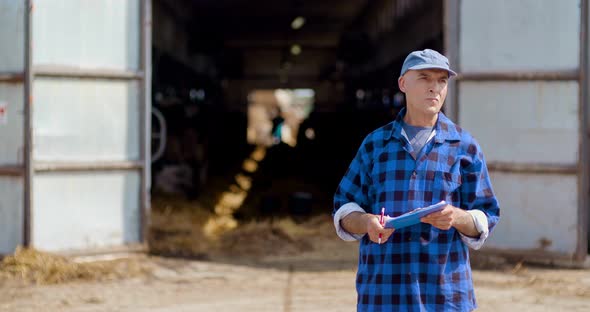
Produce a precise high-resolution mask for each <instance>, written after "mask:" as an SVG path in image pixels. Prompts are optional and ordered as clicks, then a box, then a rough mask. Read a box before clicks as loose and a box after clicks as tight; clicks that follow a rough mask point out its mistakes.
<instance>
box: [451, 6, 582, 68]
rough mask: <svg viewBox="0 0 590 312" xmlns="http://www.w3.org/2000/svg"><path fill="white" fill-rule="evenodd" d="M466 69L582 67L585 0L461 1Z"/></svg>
mask: <svg viewBox="0 0 590 312" xmlns="http://www.w3.org/2000/svg"><path fill="white" fill-rule="evenodd" d="M460 12H461V13H460V14H461V16H460V17H461V26H460V29H461V33H460V35H459V43H460V48H459V59H460V61H461V71H463V72H474V71H475V72H499V71H551V70H573V69H576V68H577V67H578V63H579V53H580V49H579V47H580V43H579V42H580V0H560V1H554V0H518V1H513V0H494V1H487V0H465V1H461V9H460Z"/></svg>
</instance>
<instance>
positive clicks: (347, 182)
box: [332, 138, 371, 241]
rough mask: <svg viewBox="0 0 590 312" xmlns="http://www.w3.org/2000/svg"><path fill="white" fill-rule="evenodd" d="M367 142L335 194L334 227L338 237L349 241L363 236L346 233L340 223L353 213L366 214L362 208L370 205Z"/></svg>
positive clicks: (364, 142)
mask: <svg viewBox="0 0 590 312" xmlns="http://www.w3.org/2000/svg"><path fill="white" fill-rule="evenodd" d="M366 141H367V139H366V138H365V140H364V141H363V143H362V144H361V146H360V147H359V149H358V152H357V154H356V156H355V157H354V158H353V160H352V162H351V163H350V165H349V167H348V170H347V171H346V173H345V174H344V176H343V177H342V180H341V181H340V184H338V188H337V189H336V193H335V194H334V203H333V204H334V206H333V211H332V217H333V218H334V227H335V229H336V233H337V234H338V236H339V237H340V238H342V239H343V240H347V241H352V240H358V239H360V238H361V237H362V236H363V235H360V236H359V234H350V233H348V232H346V230H344V229H343V228H342V226H341V225H340V221H341V220H342V219H343V218H344V217H346V216H347V215H349V214H350V213H352V212H355V211H359V212H365V210H364V209H363V208H362V207H367V205H368V189H369V187H368V185H370V181H369V177H368V175H367V166H366V163H367V160H366V157H367V154H366V144H367V142H366ZM368 144H371V143H368Z"/></svg>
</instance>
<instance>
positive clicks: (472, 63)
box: [445, 0, 588, 261]
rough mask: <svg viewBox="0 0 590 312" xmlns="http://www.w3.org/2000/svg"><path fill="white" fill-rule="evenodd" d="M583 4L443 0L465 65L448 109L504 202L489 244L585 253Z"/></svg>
mask: <svg viewBox="0 0 590 312" xmlns="http://www.w3.org/2000/svg"><path fill="white" fill-rule="evenodd" d="M582 7H584V8H586V9H587V1H583V2H581V1H580V0H567V1H552V0H542V1H539V0H521V1H510V0H498V1H483V0H471V1H460V0H453V1H447V2H446V34H445V35H446V46H447V54H448V55H449V56H450V59H451V62H452V63H453V64H454V66H455V67H456V68H458V70H459V72H460V76H459V77H458V79H457V81H455V82H454V83H453V85H452V87H451V91H450V97H449V102H448V103H447V104H448V105H449V107H448V108H449V111H450V112H451V113H450V114H451V116H452V117H453V119H454V120H456V121H458V123H459V124H460V125H462V126H463V127H464V128H466V129H467V130H468V131H470V132H471V133H472V134H473V135H474V136H475V137H476V139H477V140H478V141H479V143H480V144H481V146H482V148H483V151H484V154H485V155H486V160H487V162H488V167H489V169H490V173H491V177H492V183H493V185H494V189H495V191H496V193H497V195H498V197H499V200H500V204H501V208H502V211H501V213H502V220H501V222H500V224H499V225H498V227H497V228H496V230H495V233H494V234H493V236H492V237H491V238H490V240H489V242H488V243H487V249H488V250H494V251H496V252H500V253H510V254H519V255H523V256H530V257H543V258H558V259H566V260H574V261H583V260H584V259H585V257H586V254H587V239H588V237H587V225H588V223H587V222H588V219H587V214H588V199H587V197H588V182H587V176H588V170H587V168H588V167H587V161H588V157H587V152H586V146H587V141H588V138H587V119H586V115H585V114H586V112H587V107H586V105H587V101H586V97H587V96H584V95H583V92H586V91H584V90H583V89H584V88H583V87H581V86H582V83H584V82H583V81H584V80H583V79H586V78H585V75H583V74H582V73H584V72H585V69H584V66H585V62H586V59H585V58H586V53H587V52H585V51H586V47H585V46H586V45H587V44H588V42H587V39H586V38H584V36H586V31H583V32H581V29H582V27H586V26H583V25H586V24H587V15H588V14H587V12H586V11H585V10H586V9H581V8H582ZM581 34H584V36H581ZM580 55H584V56H583V57H582V58H581V57H580Z"/></svg>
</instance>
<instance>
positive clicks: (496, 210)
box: [461, 143, 500, 249]
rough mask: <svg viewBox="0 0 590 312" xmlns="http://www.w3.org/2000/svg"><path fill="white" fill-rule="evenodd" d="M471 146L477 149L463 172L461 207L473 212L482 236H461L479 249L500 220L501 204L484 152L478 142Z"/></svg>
mask: <svg viewBox="0 0 590 312" xmlns="http://www.w3.org/2000/svg"><path fill="white" fill-rule="evenodd" d="M471 147H472V148H474V149H475V150H476V151H475V153H474V157H473V160H472V162H471V164H470V165H469V166H467V167H466V168H465V169H464V170H463V172H462V180H463V183H462V185H461V208H463V209H465V210H467V211H468V212H469V213H471V215H472V217H473V221H474V223H475V226H476V227H477V230H478V231H479V232H480V237H479V238H470V237H467V236H464V235H461V238H462V240H463V241H464V242H465V243H466V244H468V245H469V247H472V248H474V249H479V248H481V247H482V245H483V243H484V242H485V240H486V239H487V238H488V236H489V234H490V233H491V232H492V231H493V229H494V228H495V226H496V224H498V222H499V221H500V206H499V204H498V199H497V198H496V195H495V194H494V191H493V189H492V183H491V181H490V176H489V173H488V169H487V166H486V163H485V159H484V156H483V153H482V152H481V149H480V147H479V146H478V145H477V143H473V144H472V145H471ZM468 242H469V243H468Z"/></svg>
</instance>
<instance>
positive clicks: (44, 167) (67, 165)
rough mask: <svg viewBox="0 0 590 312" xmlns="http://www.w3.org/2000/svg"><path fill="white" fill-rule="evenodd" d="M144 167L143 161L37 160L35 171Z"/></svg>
mask: <svg viewBox="0 0 590 312" xmlns="http://www.w3.org/2000/svg"><path fill="white" fill-rule="evenodd" d="M142 168H143V162H141V161H109V162H94V161H93V162H87V163H84V162H40V161H37V162H35V165H34V171H35V172H54V171H59V172H64V171H110V170H138V169H142Z"/></svg>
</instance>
